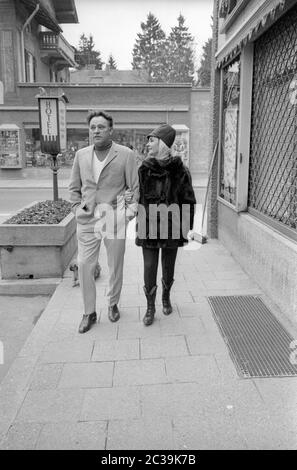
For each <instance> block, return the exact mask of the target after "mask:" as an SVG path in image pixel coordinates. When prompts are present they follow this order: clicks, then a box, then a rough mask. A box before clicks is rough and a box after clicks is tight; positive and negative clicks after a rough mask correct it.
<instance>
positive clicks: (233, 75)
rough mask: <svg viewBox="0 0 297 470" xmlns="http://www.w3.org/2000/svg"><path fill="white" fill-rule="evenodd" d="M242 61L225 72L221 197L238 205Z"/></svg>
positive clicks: (231, 65) (229, 66)
mask: <svg viewBox="0 0 297 470" xmlns="http://www.w3.org/2000/svg"><path fill="white" fill-rule="evenodd" d="M239 97H240V59H239V58H238V59H236V60H235V61H233V62H232V63H231V64H229V65H228V66H227V67H226V68H225V69H224V70H223V109H222V113H223V116H222V117H223V120H222V139H221V167H220V191H219V195H220V197H221V198H223V199H224V200H225V201H228V202H229V203H231V204H233V205H235V204H236V186H237V182H236V179H237V140H238V115H239Z"/></svg>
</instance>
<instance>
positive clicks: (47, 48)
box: [0, 0, 78, 169]
mask: <svg viewBox="0 0 297 470" xmlns="http://www.w3.org/2000/svg"><path fill="white" fill-rule="evenodd" d="M77 22H78V18H77V13H76V8H75V3H74V0H65V1H63V2H59V1H58V0H41V1H37V0H0V51H1V53H0V143H1V146H0V152H1V153H0V168H1V169H12V168H15V169H18V168H19V169H21V168H23V167H24V165H25V164H26V158H25V154H24V147H25V146H26V145H27V146H30V137H29V136H28V135H27V134H26V132H25V130H24V126H23V123H22V120H21V119H20V118H14V117H13V116H11V113H10V110H11V112H12V113H13V110H14V109H17V108H18V109H19V113H21V114H22V111H23V109H24V103H23V97H22V92H21V90H22V85H24V86H25V85H26V84H36V83H57V82H58V83H60V84H61V83H65V82H69V77H70V74H69V67H74V66H75V65H76V62H75V60H74V48H73V47H72V46H71V45H70V44H68V42H67V41H66V39H65V38H64V37H63V35H62V34H61V32H62V29H61V27H60V23H77ZM32 104H33V102H32ZM26 142H27V144H26Z"/></svg>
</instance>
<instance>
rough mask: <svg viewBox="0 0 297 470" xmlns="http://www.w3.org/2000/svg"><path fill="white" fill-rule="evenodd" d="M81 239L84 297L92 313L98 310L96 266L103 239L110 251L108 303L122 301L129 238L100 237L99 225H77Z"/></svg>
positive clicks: (107, 250)
mask: <svg viewBox="0 0 297 470" xmlns="http://www.w3.org/2000/svg"><path fill="white" fill-rule="evenodd" d="M77 240H78V259H77V262H78V274H79V281H80V287H81V291H82V296H83V303H84V313H85V315H89V314H90V313H93V312H96V284H95V279H94V273H95V267H96V264H97V261H98V256H99V251H100V245H101V242H102V240H103V242H104V244H105V248H106V253H107V263H108V269H109V291H108V293H107V297H108V304H109V305H110V306H111V305H115V304H117V303H118V302H119V299H120V295H121V290H122V285H123V265H124V254H125V245H126V239H125V237H123V238H112V237H108V236H104V237H103V238H102V237H101V236H100V233H98V232H95V224H94V223H89V224H86V225H81V224H77Z"/></svg>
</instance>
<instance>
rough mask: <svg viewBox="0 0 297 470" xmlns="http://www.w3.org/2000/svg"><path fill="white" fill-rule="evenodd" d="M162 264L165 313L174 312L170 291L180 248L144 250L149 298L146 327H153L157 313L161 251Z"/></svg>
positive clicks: (147, 296)
mask: <svg viewBox="0 0 297 470" xmlns="http://www.w3.org/2000/svg"><path fill="white" fill-rule="evenodd" d="M160 250H161V263H162V304H163V313H164V314H165V315H169V314H170V313H171V312H172V305H171V302H170V289H171V286H172V284H173V281H174V268H175V261H176V255H177V250H178V248H144V247H143V248H142V252H143V263H144V293H145V295H146V298H147V311H146V314H145V316H144V318H143V322H144V324H145V325H147V326H148V325H151V324H152V323H153V321H154V315H155V312H156V308H155V300H156V293H157V272H158V263H159V251H160Z"/></svg>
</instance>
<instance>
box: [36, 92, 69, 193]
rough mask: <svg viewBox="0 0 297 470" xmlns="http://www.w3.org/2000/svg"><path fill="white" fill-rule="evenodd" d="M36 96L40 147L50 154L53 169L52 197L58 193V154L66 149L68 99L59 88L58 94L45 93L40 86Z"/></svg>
mask: <svg viewBox="0 0 297 470" xmlns="http://www.w3.org/2000/svg"><path fill="white" fill-rule="evenodd" d="M39 90H40V93H39V95H37V96H36V98H38V109H39V128H40V149H41V152H43V153H47V154H50V155H51V162H50V166H51V169H52V171H53V198H54V201H57V200H58V198H59V194H58V170H59V162H58V154H59V153H60V152H61V151H64V150H66V104H65V103H68V99H67V97H66V95H65V94H64V93H63V91H62V90H61V92H60V94H55V95H51V94H47V92H46V91H45V89H44V88H40V89H39Z"/></svg>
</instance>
